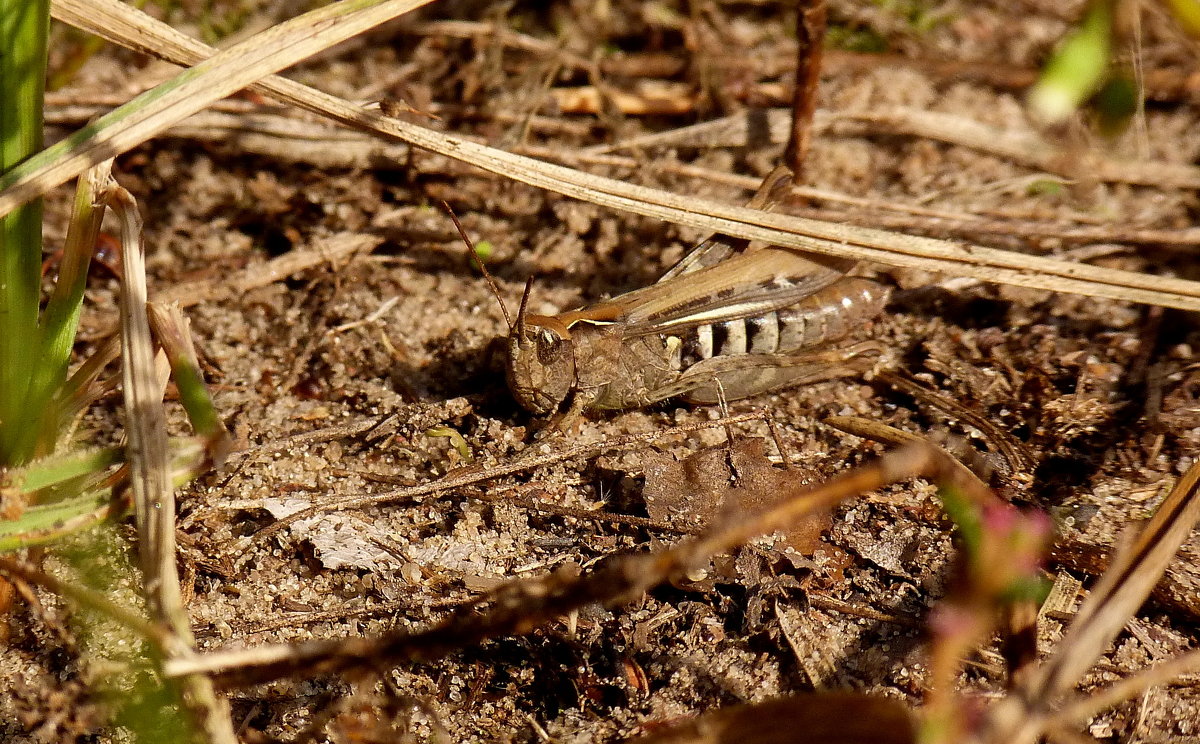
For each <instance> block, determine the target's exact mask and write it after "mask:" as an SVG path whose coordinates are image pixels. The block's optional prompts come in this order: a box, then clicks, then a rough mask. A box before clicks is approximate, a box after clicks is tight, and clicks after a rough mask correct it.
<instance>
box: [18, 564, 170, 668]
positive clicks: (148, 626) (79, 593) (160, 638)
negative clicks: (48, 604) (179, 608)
mask: <svg viewBox="0 0 1200 744" xmlns="http://www.w3.org/2000/svg"><path fill="white" fill-rule="evenodd" d="M0 573H3V574H8V575H10V576H15V577H17V578H20V579H22V580H24V581H27V582H29V583H30V584H37V585H38V586H40V587H42V588H44V589H46V590H48V591H50V592H53V593H54V594H57V595H59V596H61V597H66V598H67V599H69V600H71V601H73V602H75V603H76V604H78V605H80V606H81V607H87V608H89V609H93V610H95V611H96V612H99V613H100V614H102V615H106V616H108V617H110V618H112V619H113V620H115V621H117V622H118V623H120V624H121V625H124V626H125V627H126V628H129V629H130V630H132V631H133V632H135V633H137V634H138V635H140V636H141V637H142V638H145V639H146V640H147V641H149V642H150V643H153V644H154V645H155V646H156V647H157V648H158V650H159V653H163V654H164V655H165V651H166V649H167V648H168V647H169V645H170V643H169V641H170V637H169V636H168V634H167V632H166V631H165V630H164V629H163V628H162V627H160V626H158V625H155V624H153V623H151V622H148V621H147V620H146V619H145V618H143V617H141V616H140V615H138V614H136V613H134V612H131V611H130V610H127V609H126V608H124V607H122V606H121V605H119V604H117V603H116V602H113V601H112V600H110V599H109V598H108V597H105V596H104V595H103V594H100V593H99V592H96V591H92V590H91V589H88V588H87V587H84V586H80V585H78V584H72V583H69V582H66V581H63V580H61V579H59V578H58V577H56V576H51V575H50V574H48V573H46V572H45V571H42V570H41V569H39V568H36V567H34V566H31V565H29V564H28V563H22V562H20V561H16V560H13V559H12V558H4V557H0Z"/></svg>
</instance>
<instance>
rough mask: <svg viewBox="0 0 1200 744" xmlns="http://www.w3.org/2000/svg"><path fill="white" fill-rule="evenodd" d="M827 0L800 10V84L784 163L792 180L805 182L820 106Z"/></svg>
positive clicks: (806, 0)
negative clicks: (806, 165) (809, 150)
mask: <svg viewBox="0 0 1200 744" xmlns="http://www.w3.org/2000/svg"><path fill="white" fill-rule="evenodd" d="M825 18H826V2H825V0H801V1H800V3H799V7H798V8H797V9H796V41H797V44H796V84H795V88H794V90H793V92H792V130H791V133H790V134H789V135H788V143H787V147H786V148H785V149H784V151H783V162H784V164H785V165H787V166H788V167H789V168H791V170H792V181H793V182H794V183H796V184H800V183H803V181H804V177H803V174H804V163H805V160H806V159H807V158H808V147H809V145H810V144H811V142H812V118H813V112H814V111H816V108H817V84H818V83H819V82H820V79H821V56H822V53H823V51H824V48H825Z"/></svg>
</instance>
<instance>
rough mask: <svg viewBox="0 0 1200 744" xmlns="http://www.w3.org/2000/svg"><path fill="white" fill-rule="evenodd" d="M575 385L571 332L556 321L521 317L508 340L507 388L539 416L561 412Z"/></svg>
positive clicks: (544, 317) (537, 316) (546, 318)
mask: <svg viewBox="0 0 1200 744" xmlns="http://www.w3.org/2000/svg"><path fill="white" fill-rule="evenodd" d="M574 385H575V349H574V346H573V344H572V343H571V332H570V331H569V330H567V327H566V325H565V324H563V323H562V322H560V321H558V320H557V319H556V318H551V317H546V316H541V315H531V316H529V317H528V319H525V318H522V317H520V316H518V321H517V324H516V326H515V327H514V328H513V329H512V332H511V333H510V334H509V336H508V387H509V389H511V390H512V394H513V397H514V398H516V399H517V402H518V403H520V404H521V405H522V406H524V407H525V408H526V409H527V410H529V411H530V412H532V413H534V414H537V415H539V416H541V415H544V414H547V413H551V412H553V411H555V410H557V409H558V407H559V405H560V404H561V403H562V402H563V401H564V400H566V398H567V395H568V394H569V393H570V392H571V388H572V387H574Z"/></svg>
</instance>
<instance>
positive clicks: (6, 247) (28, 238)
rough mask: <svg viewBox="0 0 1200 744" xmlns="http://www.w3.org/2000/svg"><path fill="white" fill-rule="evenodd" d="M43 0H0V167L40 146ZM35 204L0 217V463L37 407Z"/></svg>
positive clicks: (18, 451)
mask: <svg viewBox="0 0 1200 744" xmlns="http://www.w3.org/2000/svg"><path fill="white" fill-rule="evenodd" d="M49 24H50V3H49V0H0V173H4V172H7V171H9V170H11V169H12V168H13V167H15V166H16V165H18V164H19V163H21V162H22V161H24V160H26V159H28V158H29V157H30V156H31V155H33V154H34V153H36V152H38V151H39V150H41V149H42V99H43V94H44V90H45V87H44V86H45V75H46V36H47V34H48V32H49ZM41 260H42V207H41V203H40V202H39V201H32V202H30V203H28V204H26V205H25V206H23V207H21V208H20V209H17V210H14V211H13V212H11V213H9V214H7V215H5V216H4V217H3V218H0V467H2V466H5V465H12V464H18V463H21V462H24V461H25V460H26V459H28V458H29V457H30V456H31V455H32V453H33V446H34V440H35V438H36V434H37V430H38V427H36V426H31V425H30V422H31V421H36V417H37V415H38V412H37V411H36V410H32V409H33V407H31V406H29V405H28V401H27V395H28V392H29V387H30V384H31V381H32V380H33V377H34V374H35V370H36V367H37V358H38V356H39V354H38V346H39V333H38V299H39V289H40V282H41Z"/></svg>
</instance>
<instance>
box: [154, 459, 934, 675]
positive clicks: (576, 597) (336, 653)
mask: <svg viewBox="0 0 1200 744" xmlns="http://www.w3.org/2000/svg"><path fill="white" fill-rule="evenodd" d="M921 475H925V476H936V477H950V478H953V475H952V473H951V472H950V471H949V470H947V469H946V460H945V457H944V456H942V455H940V454H939V453H937V452H935V451H933V450H931V449H930V448H928V447H922V446H917V447H908V448H904V449H902V450H899V451H896V452H891V453H888V454H885V455H883V456H882V457H881V458H879V459H878V460H877V461H876V462H874V463H872V464H870V465H867V466H863V467H860V468H856V469H855V470H852V471H850V472H848V473H846V474H844V475H841V476H838V477H836V478H834V479H832V480H830V481H828V482H826V483H822V484H818V485H816V486H812V487H804V486H795V487H794V489H793V490H792V491H791V492H790V493H788V494H786V497H785V498H784V499H782V500H781V502H780V503H779V504H777V505H776V506H774V507H772V508H770V509H767V510H765V511H762V512H760V513H758V514H756V515H753V516H751V517H749V518H747V519H744V520H742V521H738V522H734V523H732V524H730V523H725V524H718V525H717V526H716V527H715V528H713V529H711V530H709V531H708V532H707V533H706V534H705V535H704V536H702V537H700V538H698V539H694V540H685V541H683V542H681V543H679V544H678V545H676V546H675V547H673V548H671V549H670V550H667V551H664V552H661V553H650V554H637V555H629V556H624V557H621V558H617V559H614V560H613V561H611V562H609V563H607V564H602V565H601V566H600V567H599V568H597V569H596V570H595V571H593V572H591V573H589V574H585V575H583V576H577V575H570V574H567V573H565V572H558V573H555V574H552V575H550V576H547V577H544V578H542V579H538V580H532V581H530V580H526V581H514V582H510V583H508V584H505V585H503V586H502V587H500V588H499V589H498V590H497V591H496V592H495V593H494V594H493V595H492V596H491V598H490V599H491V605H490V607H488V609H486V610H484V611H482V612H481V611H478V610H477V609H476V608H475V607H474V606H473V607H471V608H469V609H467V610H464V611H459V612H456V613H454V614H452V615H451V616H450V617H449V618H447V619H446V620H445V621H443V622H441V623H439V624H438V625H436V626H435V627H433V628H431V629H429V630H426V631H422V632H417V633H410V632H407V631H399V632H393V633H388V634H386V635H383V636H380V637H378V638H357V637H356V638H346V639H341V640H328V641H315V642H309V643H304V644H300V645H275V646H265V647H260V648H255V649H249V650H239V651H219V652H213V653H209V654H205V655H203V656H199V657H194V658H192V659H179V660H174V661H172V662H170V668H169V669H168V671H167V674H168V676H172V677H173V676H179V675H183V674H211V675H213V676H214V677H215V678H216V679H218V680H220V681H221V682H222V683H225V684H235V685H245V684H255V683H260V682H264V681H269V680H272V679H278V678H280V677H283V676H286V675H291V674H295V673H300V672H302V673H304V674H305V675H307V676H313V675H319V674H325V673H331V672H337V671H341V670H345V669H349V668H364V667H377V666H379V665H381V664H393V663H397V662H400V661H405V660H408V661H414V660H431V659H436V658H440V657H442V656H444V655H445V654H447V653H451V652H453V651H455V650H458V649H460V648H463V647H465V646H468V645H474V644H476V643H479V642H480V641H483V640H485V639H487V638H494V637H498V636H506V635H519V634H522V633H527V632H529V631H530V630H532V629H534V628H536V627H538V626H540V625H542V624H544V623H546V622H550V621H552V620H553V619H555V618H558V617H561V616H562V615H564V614H566V613H568V612H571V611H572V610H575V609H578V608H579V607H583V606H585V605H588V604H594V603H602V604H605V605H614V604H621V603H624V602H627V601H629V600H631V599H634V598H636V597H639V596H641V595H642V594H643V593H644V592H645V591H647V590H649V589H650V588H652V587H654V586H656V585H658V584H660V583H662V582H664V581H666V580H668V579H670V578H671V577H674V576H678V575H682V574H683V573H684V572H686V571H687V570H689V569H691V568H693V567H695V566H697V565H702V563H703V562H704V561H707V560H709V559H710V558H711V556H713V555H716V554H718V553H724V552H727V551H728V550H730V549H731V548H733V547H736V546H738V545H741V544H744V543H745V542H746V541H747V540H749V539H750V538H752V537H754V536H757V535H760V534H769V533H771V532H774V531H776V530H778V529H780V528H781V527H784V526H786V525H788V524H791V523H793V522H794V521H795V520H797V519H799V518H801V517H803V516H805V515H807V514H809V513H813V512H815V511H818V510H821V509H825V508H828V507H830V506H832V505H833V504H836V503H837V502H839V501H842V500H844V499H846V498H849V497H851V496H854V495H857V494H860V493H863V492H865V491H868V490H873V489H876V488H880V487H882V486H883V485H886V484H888V483H893V482H896V481H898V480H904V479H908V478H912V477H915V476H921Z"/></svg>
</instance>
